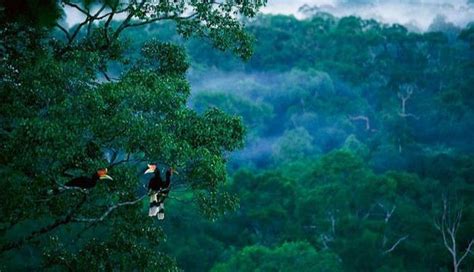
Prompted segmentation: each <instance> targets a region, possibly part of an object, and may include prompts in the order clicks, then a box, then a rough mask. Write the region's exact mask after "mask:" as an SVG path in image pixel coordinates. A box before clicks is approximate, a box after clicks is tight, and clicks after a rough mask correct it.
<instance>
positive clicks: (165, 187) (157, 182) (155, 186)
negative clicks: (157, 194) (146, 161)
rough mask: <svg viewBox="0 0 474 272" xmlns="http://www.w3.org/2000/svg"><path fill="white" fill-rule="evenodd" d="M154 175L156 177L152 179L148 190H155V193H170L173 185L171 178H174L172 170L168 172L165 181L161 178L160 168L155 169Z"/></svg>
mask: <svg viewBox="0 0 474 272" xmlns="http://www.w3.org/2000/svg"><path fill="white" fill-rule="evenodd" d="M153 173H154V176H153V177H152V178H151V179H150V182H149V183H148V189H149V190H153V191H161V192H166V191H169V187H170V184H171V176H172V170H171V168H170V169H168V170H167V171H166V179H165V180H163V179H162V178H161V173H160V169H158V167H157V168H156V169H155V171H154V172H153Z"/></svg>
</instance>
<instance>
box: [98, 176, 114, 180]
mask: <svg viewBox="0 0 474 272" xmlns="http://www.w3.org/2000/svg"><path fill="white" fill-rule="evenodd" d="M99 179H101V180H102V179H108V180H114V179H113V178H112V177H111V176H109V175H103V176H100V177H99Z"/></svg>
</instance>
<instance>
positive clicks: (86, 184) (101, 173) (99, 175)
mask: <svg viewBox="0 0 474 272" xmlns="http://www.w3.org/2000/svg"><path fill="white" fill-rule="evenodd" d="M104 179H108V180H113V179H112V177H110V176H109V175H107V168H101V169H99V170H97V172H95V173H94V175H92V177H90V178H89V177H77V178H74V179H71V180H70V181H68V182H66V184H64V185H65V186H67V187H78V188H82V189H90V188H93V187H95V186H96V185H97V181H99V180H104Z"/></svg>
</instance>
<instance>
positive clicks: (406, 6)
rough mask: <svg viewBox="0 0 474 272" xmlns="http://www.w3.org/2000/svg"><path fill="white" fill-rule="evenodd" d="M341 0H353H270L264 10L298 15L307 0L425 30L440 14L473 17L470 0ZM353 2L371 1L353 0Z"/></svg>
mask: <svg viewBox="0 0 474 272" xmlns="http://www.w3.org/2000/svg"><path fill="white" fill-rule="evenodd" d="M342 2H346V3H347V2H351V1H350V0H346V1H342V0H268V4H267V7H265V8H264V9H263V10H262V11H263V12H264V13H273V14H293V15H295V16H296V17H298V18H302V17H304V15H303V14H302V13H300V12H298V9H299V8H300V7H301V6H303V5H305V4H307V5H309V6H317V7H319V8H320V9H321V10H322V11H327V12H329V13H332V14H334V15H336V16H347V15H358V16H361V17H363V18H374V19H378V20H380V21H384V22H387V23H401V24H408V23H412V24H415V25H417V26H418V27H419V28H420V29H422V30H425V29H427V28H428V26H429V25H430V24H431V22H432V21H433V19H434V18H435V17H436V16H437V15H438V14H439V15H443V16H445V17H446V19H447V21H449V22H452V23H454V24H456V25H458V26H465V25H466V24H467V23H468V22H470V21H474V5H471V6H469V5H468V4H467V0H372V1H371V2H372V3H373V4H371V5H364V6H356V5H355V6H354V5H353V6H349V5H344V4H342ZM354 2H369V1H368V0H366V1H361V0H358V1H354Z"/></svg>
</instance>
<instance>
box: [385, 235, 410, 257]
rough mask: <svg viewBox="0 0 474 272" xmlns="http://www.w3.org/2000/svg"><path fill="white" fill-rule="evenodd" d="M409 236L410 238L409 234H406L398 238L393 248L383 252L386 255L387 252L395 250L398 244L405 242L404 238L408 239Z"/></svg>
mask: <svg viewBox="0 0 474 272" xmlns="http://www.w3.org/2000/svg"><path fill="white" fill-rule="evenodd" d="M407 238H408V235H405V236H403V237H401V238H400V239H398V240H397V242H395V244H393V246H392V247H391V248H389V249H387V250H385V251H384V252H383V254H384V255H385V254H388V253H390V252H392V251H394V250H395V249H396V248H397V246H398V245H399V244H400V243H401V242H403V241H404V240H406V239H407Z"/></svg>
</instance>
